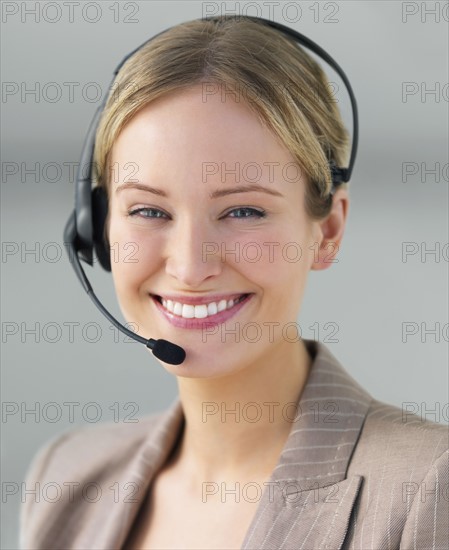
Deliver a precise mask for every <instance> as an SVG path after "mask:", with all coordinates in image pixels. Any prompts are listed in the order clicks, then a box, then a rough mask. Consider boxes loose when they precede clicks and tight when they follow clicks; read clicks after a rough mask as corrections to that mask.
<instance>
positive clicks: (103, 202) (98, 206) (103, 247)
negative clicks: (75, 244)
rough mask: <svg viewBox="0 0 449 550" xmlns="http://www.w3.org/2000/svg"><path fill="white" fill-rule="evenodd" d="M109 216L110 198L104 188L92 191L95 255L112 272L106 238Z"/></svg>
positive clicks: (104, 267)
mask: <svg viewBox="0 0 449 550" xmlns="http://www.w3.org/2000/svg"><path fill="white" fill-rule="evenodd" d="M107 216H108V198H107V196H106V191H105V190H104V188H103V187H94V188H93V189H92V226H93V240H94V248H95V255H96V256H97V258H98V261H99V262H100V265H101V267H102V268H103V269H105V270H106V271H111V253H110V247H109V243H108V241H107V239H106V238H105V236H104V229H105V225H106V218H107Z"/></svg>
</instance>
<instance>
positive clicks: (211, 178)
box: [109, 84, 322, 377]
mask: <svg viewBox="0 0 449 550" xmlns="http://www.w3.org/2000/svg"><path fill="white" fill-rule="evenodd" d="M215 90H216V91H217V90H218V88H215ZM208 91H209V92H210V87H209V88H208ZM293 162H294V159H293V157H292V156H291V155H290V153H289V152H288V151H287V150H286V149H285V148H284V147H283V146H282V145H281V143H280V142H279V141H278V140H277V138H276V136H275V134H274V133H272V132H270V131H269V130H268V129H266V128H265V127H263V126H262V125H261V123H260V122H259V120H258V118H257V116H256V115H255V114H254V112H253V111H251V110H250V108H249V106H248V105H247V104H246V103H245V102H244V101H243V99H241V100H240V101H238V100H236V98H235V97H234V96H232V95H229V94H228V95H225V94H221V93H220V92H219V91H217V93H215V94H211V93H208V94H205V93H203V87H202V85H201V84H200V85H197V86H194V87H192V88H189V89H188V90H184V91H177V92H175V93H172V94H170V95H168V96H165V97H162V98H160V99H158V100H157V101H155V102H153V103H151V104H149V105H147V106H146V107H144V108H143V109H142V110H140V111H139V112H138V114H136V115H135V116H134V117H133V118H132V119H131V121H130V122H129V123H128V124H127V125H126V126H125V128H124V129H123V130H122V132H121V133H120V135H119V137H118V138H117V140H116V142H115V144H114V147H113V149H112V154H111V162H110V167H111V172H110V180H109V181H110V186H111V193H110V197H111V198H110V220H109V240H110V243H111V249H112V251H111V266H112V275H113V279H114V285H115V289H116V293H117V297H118V300H119V304H120V307H121V309H122V312H123V314H124V316H125V318H126V319H127V321H128V322H132V323H134V324H135V325H134V329H135V330H136V331H137V332H138V334H140V335H141V336H144V337H145V338H150V337H151V338H154V339H159V338H163V339H166V340H169V341H171V342H173V343H176V344H178V345H180V346H181V347H183V348H184V349H185V350H186V353H187V357H186V359H185V361H184V363H183V364H182V365H178V366H173V365H166V364H165V363H164V366H166V368H167V370H169V371H171V372H173V373H175V374H177V375H180V376H188V377H190V376H192V377H193V376H195V377H219V376H222V375H227V374H231V373H233V372H236V371H238V370H241V369H243V368H245V367H247V366H249V365H251V364H253V365H256V364H257V363H258V361H260V360H262V358H264V359H265V360H271V359H273V358H276V357H277V358H278V359H279V358H280V357H284V358H285V357H287V356H288V354H289V353H290V352H293V346H298V343H292V342H294V341H295V340H296V341H297V340H298V331H297V329H296V325H295V323H296V321H297V316H298V312H299V309H300V305H301V301H302V296H303V292H304V289H305V285H306V279H307V275H308V272H309V270H310V269H311V267H312V266H313V264H314V253H316V249H317V246H318V244H317V243H319V242H320V240H321V237H322V234H321V231H320V226H319V224H318V223H317V222H312V221H310V220H309V218H308V217H307V216H306V213H305V210H304V191H305V183H306V181H305V179H304V177H302V176H301V174H300V172H299V168H298V167H297V166H296V165H294V164H293ZM250 186H253V189H252V190H247V191H245V192H237V191H238V190H240V191H243V190H244V189H245V188H247V187H248V188H249V187H250ZM255 186H260V187H261V188H263V189H264V190H265V191H266V192H263V191H259V190H257V189H255ZM149 187H151V188H153V191H151V190H150V189H149ZM261 212H262V213H265V215H264V216H260V214H259V213H261ZM242 294H250V296H249V298H248V299H247V300H246V301H245V302H244V303H242V305H240V306H234V308H231V309H229V310H226V311H223V312H222V311H221V307H223V304H224V302H222V300H223V299H225V300H227V298H229V299H230V298H231V297H234V296H236V297H239V296H240V295H242ZM154 295H157V296H162V297H164V296H170V295H180V296H181V298H182V297H184V298H185V300H184V303H186V302H187V301H188V298H195V299H198V298H206V303H210V302H215V303H216V304H217V302H221V303H222V305H221V306H220V305H219V303H218V304H217V305H218V308H215V306H213V305H210V306H207V305H206V306H203V307H200V308H198V309H197V308H196V307H195V308H194V307H192V306H190V307H185V306H184V305H183V306H182V308H181V306H175V307H176V309H175V310H174V312H172V313H167V315H165V314H164V313H163V312H162V309H163V306H162V305H160V304H159V303H158V302H157V301H156V300H155V299H154V297H153V296H154ZM216 295H221V296H219V297H218V298H220V299H218V298H217V299H215V300H214V299H211V298H214V297H215V296H216ZM179 302H180V303H181V304H182V303H183V301H182V299H180V300H179ZM186 305H188V304H186ZM195 310H196V313H195ZM215 311H217V313H215ZM181 312H182V313H184V314H186V315H187V316H189V315H192V314H193V315H195V314H196V315H198V316H199V317H198V318H197V319H196V320H195V319H191V320H190V321H189V320H188V319H187V320H186V319H183V318H182V316H181V315H180V313H181ZM206 313H207V314H208V317H207V318H204V317H202V316H203V315H205V314H206ZM215 315H219V316H220V317H218V316H217V317H214V316H215ZM223 317H224V320H222V319H223ZM170 319H172V320H170ZM221 320H222V322H220V321H221ZM205 321H206V322H207V323H208V324H204V323H205ZM217 322H218V324H215V325H213V323H217ZM194 323H196V325H195V324H194ZM289 323H290V324H289ZM183 324H184V326H183ZM200 324H202V328H201V327H198V326H197V325H200ZM279 354H280V355H279ZM285 354H287V355H285Z"/></svg>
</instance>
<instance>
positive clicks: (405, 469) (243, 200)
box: [22, 18, 448, 550]
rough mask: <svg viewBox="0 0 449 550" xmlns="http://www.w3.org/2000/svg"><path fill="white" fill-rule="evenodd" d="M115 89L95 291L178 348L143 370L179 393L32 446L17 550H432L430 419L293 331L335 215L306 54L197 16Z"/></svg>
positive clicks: (438, 516) (321, 102)
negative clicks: (377, 395)
mask: <svg viewBox="0 0 449 550" xmlns="http://www.w3.org/2000/svg"><path fill="white" fill-rule="evenodd" d="M115 84H116V86H115V87H114V92H113V93H111V95H110V97H109V99H108V103H107V105H106V108H105V110H104V112H103V115H102V119H101V122H100V126H99V128H98V131H97V135H96V142H95V161H96V168H97V177H98V185H99V186H101V187H102V188H103V189H104V190H105V192H106V195H107V197H108V218H107V223H106V225H105V238H106V239H107V240H108V242H109V243H110V244H111V269H112V275H113V280H114V285H115V290H116V293H117V298H118V300H119V303H120V307H121V310H122V312H123V314H124V316H125V318H126V319H127V320H128V321H130V322H133V323H135V325H136V326H137V327H138V332H139V333H140V334H142V335H147V334H151V335H152V336H155V337H159V338H165V339H167V340H169V341H172V342H176V343H177V344H179V345H181V346H182V347H183V348H184V349H185V350H186V353H187V355H186V359H185V361H184V362H183V363H182V364H180V365H172V364H167V363H164V362H163V361H160V362H161V364H162V366H163V367H164V368H165V369H166V370H167V371H168V372H169V373H171V374H173V375H175V376H176V377H177V382H178V388H179V398H177V399H176V400H175V401H174V403H173V404H172V405H171V407H170V408H169V409H168V410H167V411H165V412H163V413H159V414H153V415H151V416H148V417H146V418H142V419H140V421H139V423H137V424H133V425H130V424H127V425H123V426H120V425H117V424H102V425H97V426H95V427H88V428H82V429H77V430H72V431H69V432H67V433H65V434H63V435H62V436H60V437H58V438H56V439H55V440H54V441H52V442H51V443H50V444H49V445H47V446H46V447H45V448H44V449H42V450H41V451H40V453H39V455H38V456H37V457H36V459H35V461H34V463H33V465H32V467H31V468H30V472H29V475H28V479H27V482H26V484H27V486H33V485H34V486H35V485H36V484H37V483H39V484H40V485H41V486H45V485H47V484H56V486H57V487H58V488H60V490H61V492H60V495H59V498H58V499H57V502H51V501H50V499H45V500H43V501H41V502H39V503H37V502H32V501H26V502H25V504H24V506H23V514H22V545H23V547H24V548H42V549H43V548H45V549H49V548H55V549H56V548H58V549H59V548H104V549H106V548H107V549H111V548H126V549H137V548H140V549H143V548H207V549H212V548H227V549H228V548H247V549H249V548H257V549H262V548H263V549H268V548H270V549H271V548H276V549H281V548H282V549H288V548H295V549H297V548H304V549H309V548H329V549H332V550H334V549H338V548H348V549H349V548H354V549H356V548H357V549H364V550H365V549H368V548H372V549H376V550H377V549H380V548H404V549H405V548H419V549H424V548H433V549H442V548H446V547H447V528H448V520H447V517H448V504H447V483H448V472H447V460H448V442H447V431H446V428H445V427H443V426H440V425H438V424H434V423H431V422H422V421H421V420H420V419H419V418H418V417H416V416H413V415H406V416H405V417H403V415H402V412H401V410H400V409H398V408H396V407H394V406H390V405H387V404H384V403H381V402H379V401H377V400H375V399H373V398H372V397H371V396H370V395H369V394H368V393H367V392H366V391H365V390H364V389H363V388H361V387H360V386H359V385H358V384H357V383H356V382H355V381H354V380H353V379H352V378H351V377H350V376H349V374H348V373H347V372H346V371H345V370H344V368H343V367H342V366H341V365H340V364H339V362H338V361H337V359H336V358H335V357H334V356H333V355H332V354H331V353H330V351H329V350H328V349H327V348H326V347H325V346H324V345H323V344H321V343H320V342H315V341H311V340H302V339H300V338H298V337H295V336H297V334H296V335H295V334H294V333H293V334H292V332H293V331H292V328H295V325H296V319H297V317H298V313H299V310H300V307H301V302H302V298H303V295H304V291H305V286H306V281H307V277H308V274H309V272H310V271H311V270H322V269H326V268H328V267H329V266H330V265H331V264H332V259H333V258H334V257H335V256H336V254H337V253H338V249H339V247H340V245H341V241H342V237H343V233H344V229H345V223H346V219H347V215H348V205H349V195H348V189H347V188H346V186H345V185H341V186H339V187H338V189H337V190H336V191H335V192H332V189H331V174H330V171H329V161H330V160H332V161H334V162H335V164H336V165H337V166H345V162H346V157H347V148H348V136H347V132H346V130H345V128H344V126H343V124H342V121H341V117H340V114H339V111H338V108H337V103H336V102H335V100H334V98H333V97H332V94H331V91H330V87H329V83H328V82H327V80H326V77H325V75H324V73H323V71H322V70H321V69H320V67H319V65H318V64H317V63H315V62H314V61H313V59H312V58H311V57H310V56H309V55H307V54H306V53H305V52H304V50H302V49H301V48H299V47H298V46H297V45H296V44H295V43H294V42H293V41H291V40H289V39H288V38H286V37H285V36H283V35H282V34H281V33H279V32H277V31H276V30H274V29H270V28H267V27H266V26H264V25H261V24H260V23H258V22H256V21H251V20H246V19H245V18H238V19H230V18H223V19H217V20H215V21H208V20H199V21H192V22H188V23H184V24H181V25H178V26H177V27H174V28H173V29H170V30H169V31H168V32H166V33H164V34H162V35H161V36H159V37H157V38H155V39H154V40H152V41H151V42H149V43H148V44H147V45H146V46H143V47H142V48H141V49H139V50H138V51H137V52H136V53H135V54H134V55H133V56H131V58H130V59H129V60H128V61H127V62H126V64H125V65H124V66H123V68H122V69H121V70H120V72H119V73H118V75H117V79H116V82H115ZM130 245H132V246H131V250H132V252H133V254H132V259H129V255H128V256H126V257H127V258H128V261H126V257H124V255H122V254H120V252H123V251H125V250H128V251H129V250H130ZM112 250H115V251H116V252H117V251H118V254H117V257H113V254H112ZM445 490H446V493H444V491H445ZM445 496H446V498H445Z"/></svg>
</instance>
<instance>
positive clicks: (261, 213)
mask: <svg viewBox="0 0 449 550" xmlns="http://www.w3.org/2000/svg"><path fill="white" fill-rule="evenodd" d="M233 212H246V213H248V212H249V213H252V214H251V215H244V216H231V217H235V218H237V219H245V218H254V217H256V218H265V216H266V212H264V211H263V210H256V209H255V208H247V207H244V208H235V209H234V210H231V211H230V212H228V216H229V214H232V213H233Z"/></svg>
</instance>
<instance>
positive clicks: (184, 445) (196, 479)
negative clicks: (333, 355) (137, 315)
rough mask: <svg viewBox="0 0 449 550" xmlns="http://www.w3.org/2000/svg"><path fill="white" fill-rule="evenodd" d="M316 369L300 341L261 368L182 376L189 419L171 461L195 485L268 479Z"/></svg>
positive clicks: (180, 384)
mask: <svg viewBox="0 0 449 550" xmlns="http://www.w3.org/2000/svg"><path fill="white" fill-rule="evenodd" d="M311 365H312V357H311V355H310V354H309V351H308V350H307V348H306V345H305V344H304V342H303V341H302V340H300V341H299V342H296V343H295V344H289V345H288V346H284V347H283V348H282V349H277V350H273V351H272V353H270V355H268V356H265V357H264V358H263V360H262V361H258V362H257V365H256V364H254V365H248V366H245V368H243V369H240V370H239V371H238V372H236V373H233V374H232V375H229V376H225V377H220V378H214V379H198V378H178V387H179V396H180V401H181V403H182V408H183V411H184V416H185V425H184V431H183V433H182V436H181V440H180V442H179V445H178V447H177V449H176V451H175V454H174V456H173V463H174V464H175V465H177V466H179V467H180V470H181V472H184V474H185V476H186V477H185V479H190V480H192V485H193V483H201V482H204V481H210V482H221V481H224V480H230V481H233V482H234V483H235V481H237V480H243V481H245V480H246V481H249V480H252V481H257V480H262V479H263V480H265V479H267V478H268V477H269V476H270V475H271V472H272V470H273V469H274V467H275V466H276V464H277V462H278V459H279V456H280V453H281V451H282V449H283V447H284V445H285V442H286V440H287V438H288V435H289V433H290V430H291V427H292V422H293V421H294V419H295V416H296V415H297V414H298V412H299V411H298V410H297V408H296V404H297V402H298V401H299V399H300V396H301V394H302V391H303V389H304V386H305V384H306V381H307V377H308V374H309V371H310V367H311Z"/></svg>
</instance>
